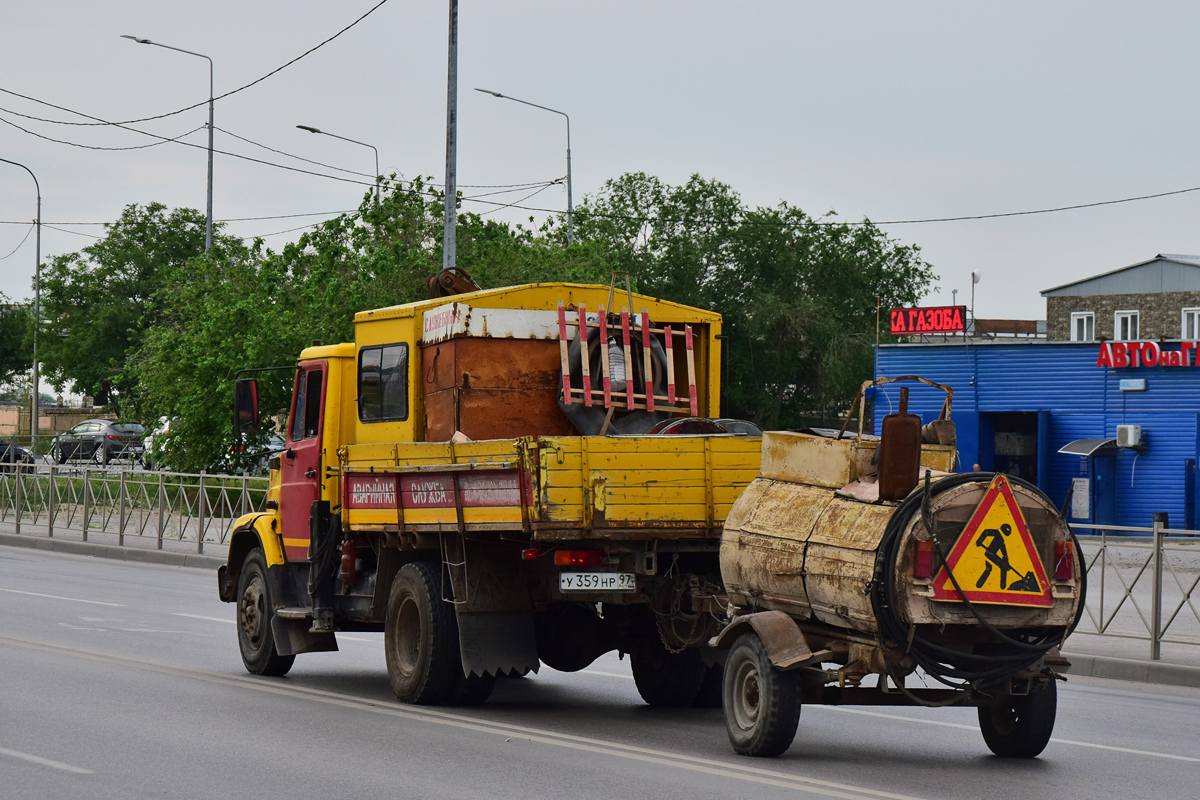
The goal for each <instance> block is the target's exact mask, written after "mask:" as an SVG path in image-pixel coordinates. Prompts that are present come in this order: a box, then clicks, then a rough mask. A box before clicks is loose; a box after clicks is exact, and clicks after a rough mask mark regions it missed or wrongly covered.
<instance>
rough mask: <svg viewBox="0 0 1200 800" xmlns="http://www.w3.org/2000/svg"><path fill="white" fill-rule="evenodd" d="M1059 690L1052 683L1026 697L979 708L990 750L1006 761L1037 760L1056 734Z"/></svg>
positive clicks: (984, 734)
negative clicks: (1019, 759) (1055, 718)
mask: <svg viewBox="0 0 1200 800" xmlns="http://www.w3.org/2000/svg"><path fill="white" fill-rule="evenodd" d="M1057 711H1058V687H1057V686H1056V685H1055V681H1053V680H1052V681H1050V683H1049V684H1047V685H1046V686H1045V687H1044V688H1042V689H1038V690H1036V691H1031V692H1030V693H1029V694H1026V695H1009V696H1007V697H1005V698H1004V699H1003V700H1001V701H1000V702H999V703H995V704H993V705H990V706H980V707H979V730H980V731H981V732H982V733H983V740H984V741H985V742H987V746H988V749H989V750H991V751H992V752H993V753H995V754H996V755H998V756H1001V757H1003V758H1033V757H1034V756H1036V755H1038V754H1040V753H1041V752H1042V751H1043V750H1045V749H1046V745H1047V744H1049V743H1050V735H1051V734H1052V733H1054V717H1055V715H1056V713H1057Z"/></svg>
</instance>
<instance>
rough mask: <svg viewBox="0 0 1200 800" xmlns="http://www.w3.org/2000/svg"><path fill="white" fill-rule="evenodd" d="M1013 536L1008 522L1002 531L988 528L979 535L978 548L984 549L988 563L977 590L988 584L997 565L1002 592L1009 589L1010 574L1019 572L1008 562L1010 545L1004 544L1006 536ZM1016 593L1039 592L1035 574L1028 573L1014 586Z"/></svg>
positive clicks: (977, 584)
mask: <svg viewBox="0 0 1200 800" xmlns="http://www.w3.org/2000/svg"><path fill="white" fill-rule="evenodd" d="M1011 535H1012V526H1011V525H1009V524H1008V523H1007V522H1006V523H1004V524H1003V525H1001V526H1000V530H996V529H995V528H988V529H987V530H985V531H984V532H983V533H981V534H979V538H978V539H976V540H975V546H976V547H982V548H983V550H984V557H985V558H987V561H988V563H987V564H985V565H984V568H983V574H982V575H980V576H979V580H977V581H976V582H975V588H976V589H982V588H983V585H984V584H985V583H987V579H988V577H989V576H990V575H991V574H992V565H993V564H995V565H996V566H997V567H999V568H1000V591H1004V590H1006V589H1008V588H1009V587H1008V573H1010V572H1016V573H1017V574H1018V575H1020V574H1021V573H1020V572H1018V571H1017V570H1016V569H1015V568H1014V567H1013V566H1012V564H1010V563H1009V562H1008V545H1006V544H1005V542H1004V537H1005V536H1011ZM1012 589H1013V590H1014V591H1022V592H1036V591H1038V583H1037V578H1035V577H1034V575H1033V573H1032V572H1030V573H1028V574H1027V575H1026V576H1025V577H1024V578H1022V579H1021V580H1019V581H1017V582H1016V583H1014V584H1013V585H1012Z"/></svg>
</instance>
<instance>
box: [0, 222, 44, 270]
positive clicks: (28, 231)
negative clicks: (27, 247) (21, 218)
mask: <svg viewBox="0 0 1200 800" xmlns="http://www.w3.org/2000/svg"><path fill="white" fill-rule="evenodd" d="M27 224H28V225H29V230H27V231H25V235H24V236H22V237H21V241H20V242H19V243H18V244H17V246H16V247H14V248H13V249H12V251H11V252H10V253H9V254H8V255H7V256H0V261H3V260H4V259H6V258H8V257H9V256H12V255H15V254H16V252H17V251H18V250H20V249H21V245H23V244H25V240H26V239H28V238H29V234H31V233H33V229H34V228H36V227H37V223H36V222H30V223H27Z"/></svg>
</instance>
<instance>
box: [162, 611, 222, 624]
mask: <svg viewBox="0 0 1200 800" xmlns="http://www.w3.org/2000/svg"><path fill="white" fill-rule="evenodd" d="M171 616H174V617H187V618H188V619H206V620H208V621H209V622H226V623H229V624H230V625H237V620H235V619H224V618H222V617H205V616H201V615H200V614H172V615H171Z"/></svg>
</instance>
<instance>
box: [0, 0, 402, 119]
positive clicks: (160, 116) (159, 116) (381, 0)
mask: <svg viewBox="0 0 1200 800" xmlns="http://www.w3.org/2000/svg"><path fill="white" fill-rule="evenodd" d="M387 1H388V0H379V2H378V3H376V4H375V5H373V6H372V7H371V8H370V9H368V10H367V12H366V13H365V14H363V15H362V16H361V17H359V18H358V19H356V20H354V22H351V23H350V24H349V25H347V26H346V27H344V28H342V29H341V30H340V31H338V32H337V33H335V34H333V35H332V36H330V37H329V38H328V39H326V40H324V41H323V42H321V43H320V44H317V45H315V46H314V47H310V48H309V49H307V50H305V51H304V52H303V53H301V54H300V55H298V56H296V57H295V58H293V59H292V60H291V61H288V62H287V63H286V64H283V65H281V66H279V67H276V68H275V69H273V70H271V71H270V72H268V73H267V74H266V75H263V76H262V77H261V78H256V79H255V80H252V81H250V82H249V83H247V84H246V85H245V86H239V87H238V88H236V89H233V90H232V91H228V92H226V93H225V94H222V95H217V96H216V97H214V98H213V100H223V99H224V98H226V97H229V96H230V95H235V94H237V93H238V92H241V91H245V90H246V89H249V88H250V87H251V86H254V85H255V84H257V83H262V82H263V81H265V80H266V79H267V78H269V77H271V76H272V75H274V74H276V73H277V72H281V71H283V70H285V69H287V68H288V67H290V66H291V65H292V64H295V63H296V62H297V61H299V60H300V59H302V58H304V57H305V56H307V55H310V54H311V53H314V52H316V51H317V50H319V49H321V48H322V47H324V46H325V45H327V44H329V43H330V42H332V41H333V40H334V39H336V38H338V37H339V36H341V35H342V34H343V33H345V32H346V31H348V30H350V29H351V28H353V27H354V26H355V25H357V24H358V23H360V22H362V21H363V20H364V19H366V18H367V17H369V16H370V15H371V14H373V13H375V11H376V10H377V9H378V8H379V7H380V6H382V5H383V4H384V3H386V2H387ZM0 91H2V92H6V93H8V94H11V95H16V96H17V97H23V98H25V99H26V100H33V101H34V102H35V103H40V102H42V101H40V100H34V98H32V97H26V96H25V95H22V94H17V93H16V92H12V91H9V90H7V89H0ZM207 104H208V101H207V100H201V101H200V102H199V103H196V104H194V105H190V106H187V107H186V108H181V109H179V110H178V111H171V112H168V113H166V114H156V115H155V116H153V117H141V118H139V119H128V120H123V121H121V122H108V121H105V120H99V121H96V122H66V121H64V120H56V119H42V120H40V121H41V122H51V123H54V124H56V125H79V126H87V127H91V126H95V125H117V126H121V125H133V124H135V123H138V122H149V121H151V120H156V119H164V118H166V117H173V116H175V115H176V114H182V113H183V112H185V111H191V110H192V109H194V108H199V107H200V106H203V105H207ZM43 105H47V106H50V107H51V108H57V109H58V110H59V111H66V112H67V113H69V114H77V115H78V116H81V117H89V115H88V114H80V113H79V112H78V111H72V110H71V109H69V108H61V107H59V106H55V105H53V104H51V103H43ZM89 118H90V119H97V118H96V117H89Z"/></svg>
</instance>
